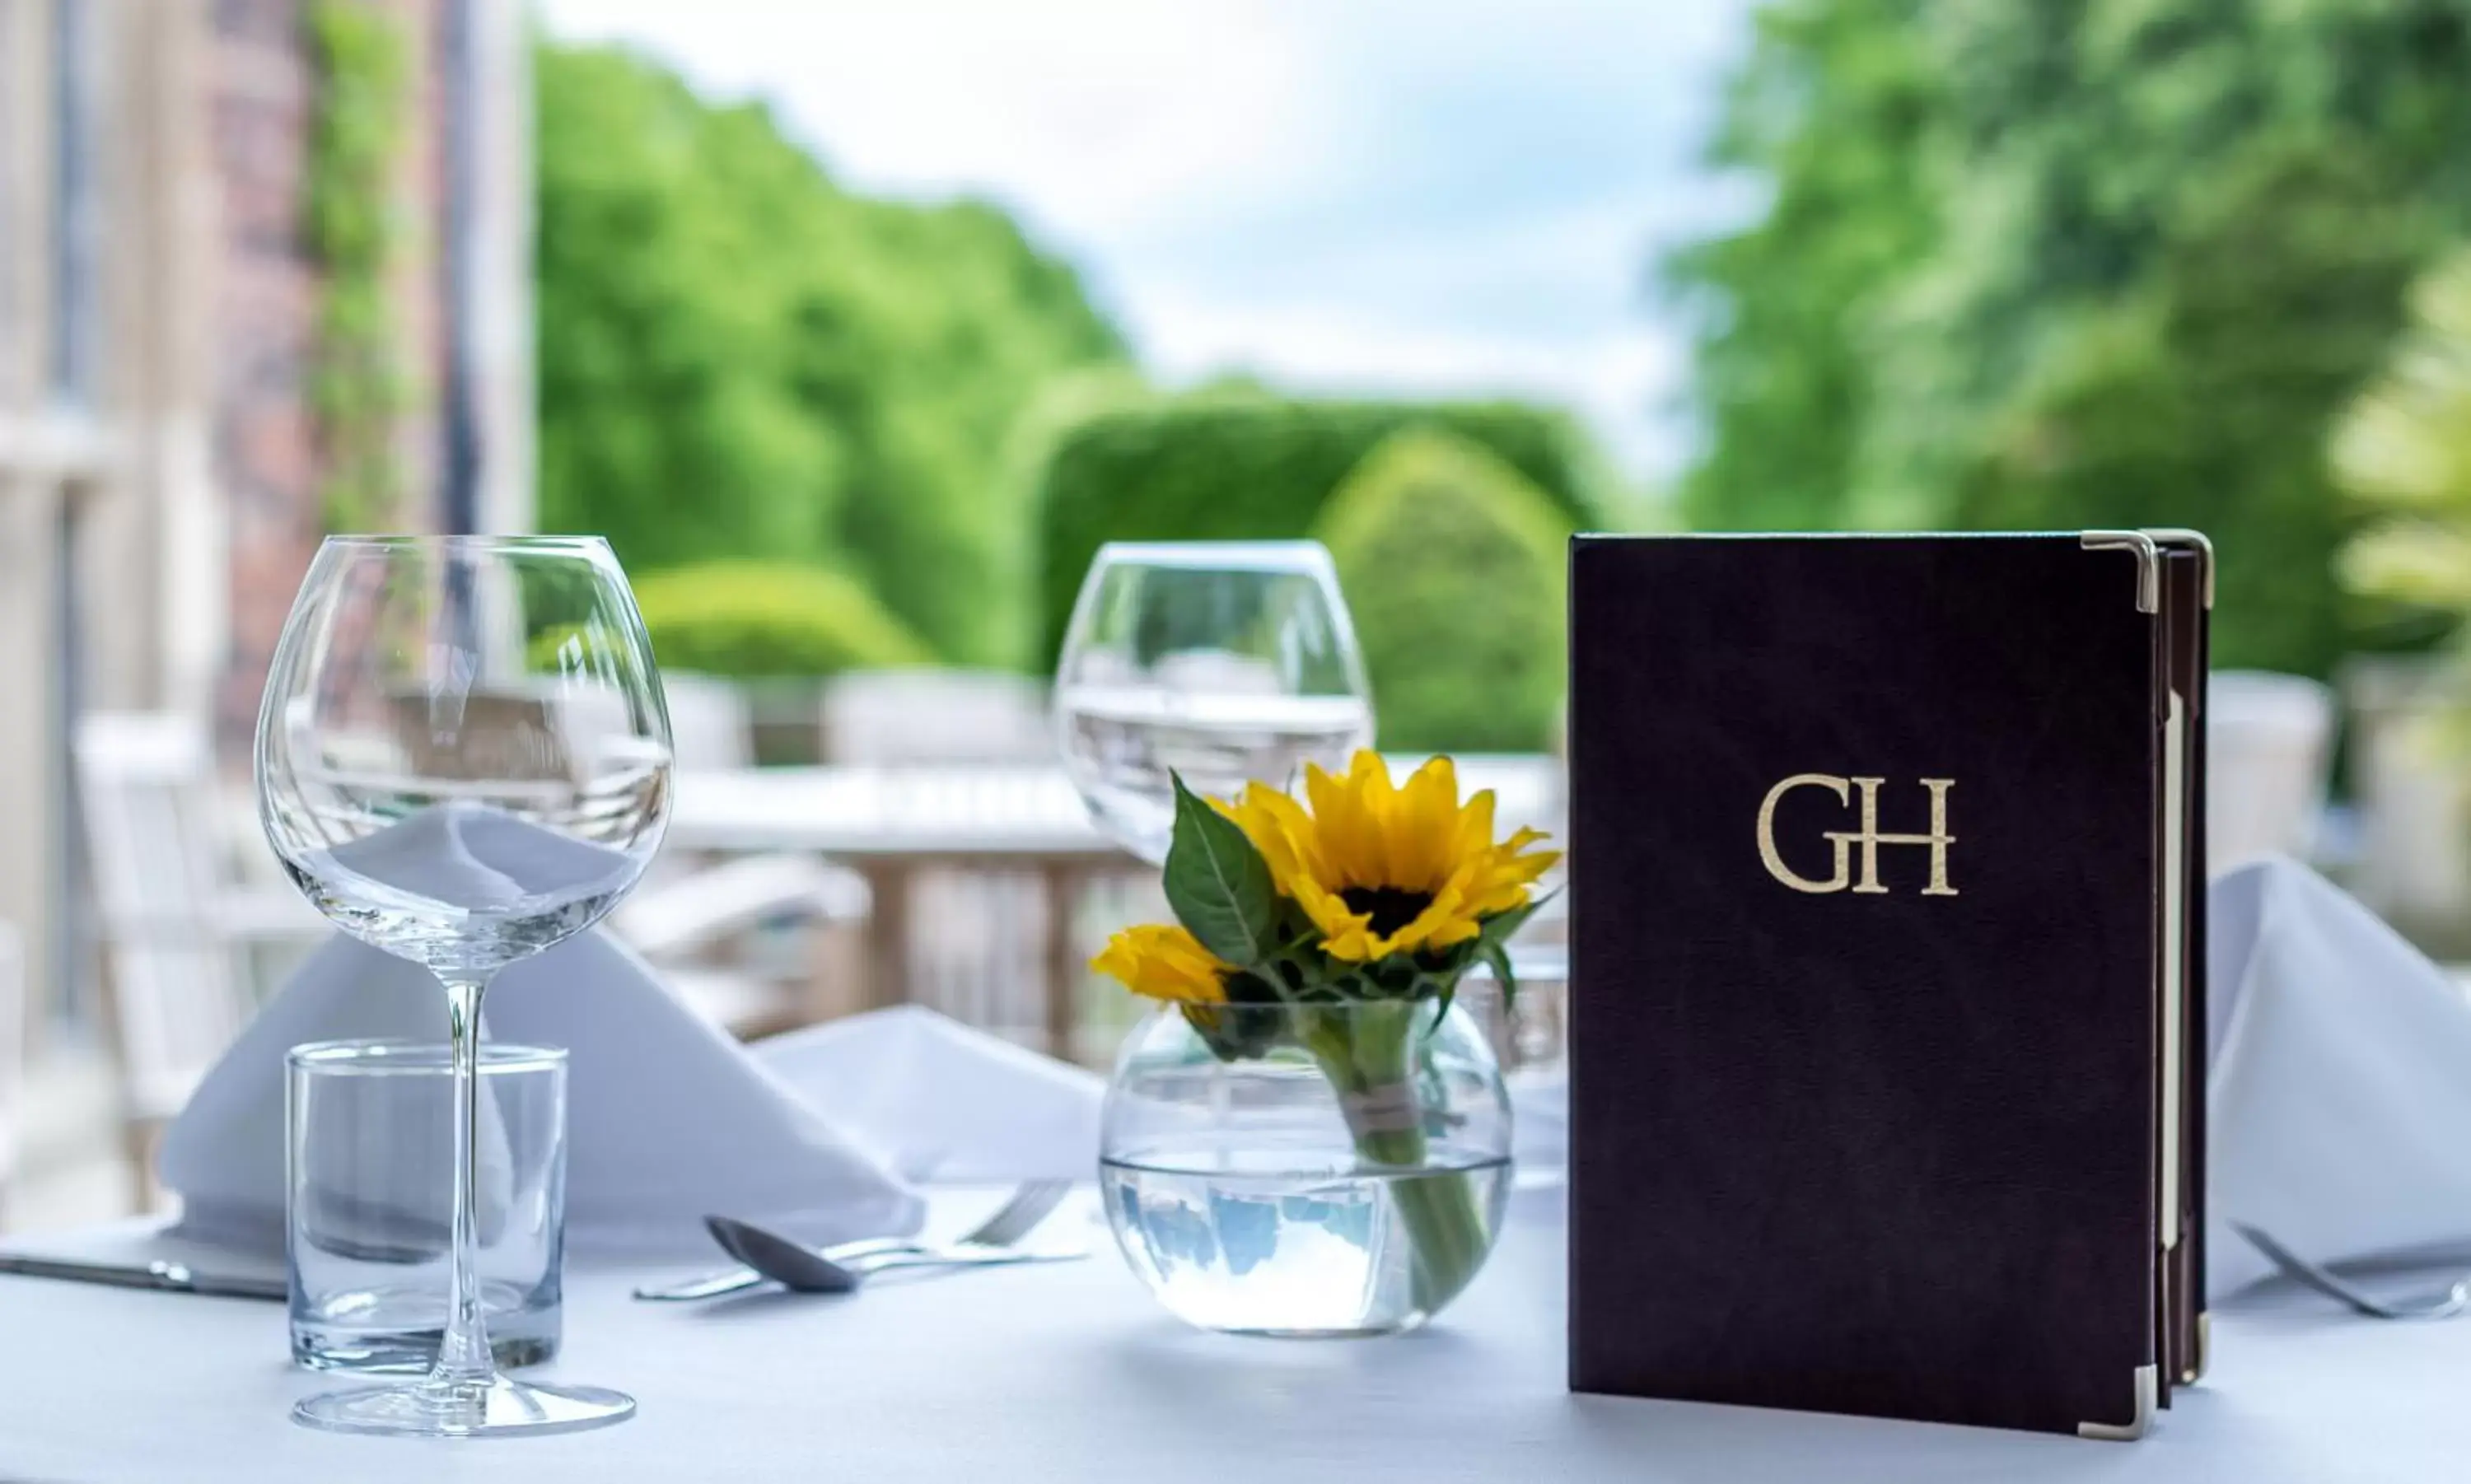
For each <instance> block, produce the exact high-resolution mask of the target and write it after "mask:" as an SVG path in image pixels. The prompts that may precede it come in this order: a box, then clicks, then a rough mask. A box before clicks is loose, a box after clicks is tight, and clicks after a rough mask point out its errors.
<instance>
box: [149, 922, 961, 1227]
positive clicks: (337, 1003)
mask: <svg viewBox="0 0 2471 1484" xmlns="http://www.w3.org/2000/svg"><path fill="white" fill-rule="evenodd" d="M445 1005H446V1001H445V995H444V992H443V991H442V990H440V989H439V988H438V985H437V982H436V980H435V979H434V978H431V977H430V976H429V974H428V972H427V971H426V970H424V969H421V968H420V967H418V966H417V965H414V964H412V963H408V962H406V961H404V960H402V959H399V958H396V957H393V956H391V955H389V954H385V953H382V952H380V951H379V950H377V949H374V948H370V947H368V946H367V945H365V944H363V943H361V942H359V941H357V940H355V939H351V938H346V937H342V936H340V935H339V936H338V937H337V938H336V939H335V940H334V941H333V942H330V943H328V944H326V945H325V946H324V947H322V948H320V949H318V951H317V952H316V953H315V954H311V955H310V957H309V959H308V960H307V962H305V963H303V964H302V965H301V967H300V968H299V970H298V971H297V972H296V973H295V974H294V976H293V978H292V981H291V983H290V984H289V985H287V986H286V987H285V989H284V990H283V992H282V993H281V994H280V995H279V996H278V997H277V998H276V999H275V1000H274V1001H273V1002H271V1004H269V1005H268V1006H267V1007H266V1009H265V1010H263V1011H262V1012H260V1013H259V1015H258V1016H257V1018H256V1019H255V1020H253V1021H251V1022H250V1023H249V1025H248V1026H247V1029H246V1030H244V1031H243V1032H242V1034H241V1036H240V1039H239V1040H238V1041H236V1042H235V1043H234V1044H233V1046H232V1048H231V1049H230V1050H229V1051H227V1052H226V1053H224V1058H223V1060H222V1061H221V1062H219V1063H217V1064H216V1066H215V1067H214V1069H213V1070H212V1071H211V1072H208V1073H207V1074H206V1077H205V1079H204V1081H203V1082H201V1083H200V1085H199V1088H198V1091H197V1093H196V1095H194V1096H193V1097H192V1098H191V1099H190V1101H189V1105H188V1106H187V1107H186V1108H185V1109H183V1110H182V1111H181V1114H180V1116H179V1118H178V1119H176V1120H175V1121H174V1122H173V1124H172V1126H171V1128H170V1130H169V1131H168V1132H167V1133H166V1134H165V1136H164V1139H163V1148H162V1153H161V1157H160V1162H159V1169H160V1173H161V1176H162V1180H163V1184H164V1185H165V1186H166V1187H167V1188H168V1189H170V1190H174V1191H176V1192H177V1193H178V1194H179V1195H180V1197H181V1201H182V1213H181V1218H180V1222H179V1225H178V1228H177V1231H178V1233H179V1234H180V1235H182V1236H184V1237H192V1238H195V1239H199V1240H204V1241H213V1242H218V1243H222V1244H225V1245H231V1246H238V1247H244V1248H256V1249H259V1250H266V1249H269V1248H271V1249H274V1250H280V1248H281V1246H282V1241H283V1186H284V1161H283V1137H284V1135H283V1096H284V1092H283V1083H284V1073H283V1061H284V1055H285V1053H286V1052H287V1051H288V1050H289V1049H290V1048H292V1047H294V1046H295V1045H298V1044H299V1043H302V1042H307V1041H328V1040H340V1039H347V1038H357V1037H373V1036H393V1037H412V1038H416V1039H420V1040H426V1041H443V1040H444V1039H445V1034H446V1009H445ZM482 1021H483V1023H484V1025H485V1026H486V1031H487V1036H488V1038H489V1039H491V1040H495V1041H504V1042H513V1043H522V1044H526V1045H531V1046H554V1047H565V1048H568V1049H569V1052H570V1063H569V1066H568V1072H567V1074H568V1085H567V1239H568V1244H569V1246H570V1248H571V1249H572V1250H573V1251H575V1252H576V1253H577V1255H578V1256H585V1257H590V1256H606V1257H632V1258H645V1259H654V1258H661V1259H666V1258H671V1257H684V1256H689V1255H694V1254H700V1253H703V1252H705V1251H707V1250H709V1248H710V1246H711V1240H710V1238H709V1237H707V1236H706V1235H705V1233H704V1230H703V1225H702V1216H703V1215H704V1213H707V1212H723V1213H729V1214H732V1215H738V1216H743V1217H745V1218H747V1219H750V1220H756V1221H762V1222H765V1223H767V1224H777V1225H779V1226H781V1227H783V1228H784V1229H786V1230H788V1231H789V1232H791V1233H793V1234H795V1235H798V1236H801V1237H808V1238H809V1239H812V1240H814V1241H836V1240H841V1239H844V1238H848V1237H868V1236H878V1235H883V1234H885V1233H906V1232H909V1231H913V1230H915V1229H916V1226H917V1224H918V1222H919V1220H920V1218H921V1216H922V1214H923V1207H922V1205H921V1203H920V1201H919V1199H918V1197H917V1196H916V1194H915V1193H914V1192H912V1191H911V1190H908V1189H907V1188H906V1186H905V1185H903V1183H902V1182H901V1181H900V1180H899V1179H897V1178H896V1177H895V1176H893V1175H892V1174H891V1173H890V1172H889V1171H888V1170H887V1169H886V1168H885V1167H884V1166H883V1164H882V1163H881V1162H880V1161H879V1160H878V1159H877V1158H876V1157H875V1156H873V1155H872V1154H871V1153H869V1152H868V1151H867V1150H865V1149H863V1148H861V1147H859V1145H858V1144H856V1143H854V1142H852V1141H851V1140H849V1139H848V1138H846V1137H844V1136H843V1135H842V1134H841V1133H840V1132H839V1131H838V1130H836V1129H835V1128H834V1127H833V1126H832V1124H831V1123H830V1122H829V1121H828V1120H827V1119H824V1118H823V1117H820V1116H819V1115H818V1114H817V1113H816V1112H815V1111H814V1110H813V1109H812V1108H811V1107H810V1106H809V1105H808V1104H807V1103H806V1102H805V1101H804V1100H803V1099H801V1098H800V1097H799V1095H797V1094H796V1093H795V1092H794V1091H793V1090H791V1089H790V1088H789V1087H788V1086H786V1085H785V1084H784V1083H783V1082H782V1081H781V1080H780V1079H779V1078H778V1077H776V1076H775V1075H774V1074H773V1073H772V1072H768V1071H766V1070H765V1068H764V1067H763V1066H762V1065H761V1064H760V1063H759V1062H758V1061H757V1060H756V1059H755V1058H754V1057H752V1056H750V1055H749V1054H748V1053H747V1051H746V1050H745V1048H742V1047H741V1046H739V1045H738V1044H737V1043H735V1042H733V1041H732V1040H730V1039H729V1037H728V1036H726V1035H725V1034H723V1033H722V1032H721V1031H720V1030H718V1028H716V1027H714V1026H713V1025H710V1024H708V1023H707V1022H705V1021H703V1020H702V1019H700V1018H699V1017H697V1016H696V1015H695V1014H694V1012H693V1011H692V1010H690V1009H688V1008H687V1007H686V1006H685V1005H683V1004H681V1003H679V1002H678V1001H676V1000H675V999H673V998H671V996H670V994H669V993H668V992H667V991H665V990H663V989H662V988H661V986H660V984H659V982H658V981H657V980H656V979H655V978H653V976H652V973H651V971H650V970H649V969H647V967H646V966H645V965H644V963H643V961H642V960H640V959H638V958H637V957H635V956H634V955H633V954H630V953H628V952H627V951H626V950H625V949H624V948H623V947H621V946H620V945H618V944H617V943H615V942H612V941H611V940H609V939H608V938H606V937H604V936H602V935H601V934H600V933H599V932H598V931H595V932H590V933H585V934H583V935H581V936H579V937H576V938H571V939H569V940H568V941H566V942H564V943H562V944H559V945H558V946H557V947H555V948H553V949H550V950H549V951H548V952H546V953H543V954H538V955H536V956H533V957H530V958H527V959H524V960H521V961H519V962H517V963H515V964H513V965H512V966H510V967H509V968H507V969H506V971H505V972H504V973H503V974H501V975H500V976H499V977H498V979H497V982H496V983H495V985H494V986H493V987H492V988H491V989H490V991H489V996H488V999H487V1001H486V1003H485V1004H484V1006H483V1009H482ZM482 1148H483V1152H484V1155H485V1152H486V1150H487V1148H488V1131H487V1125H486V1121H485V1119H484V1122H483V1127H482ZM482 1171H483V1174H484V1176H485V1174H486V1171H487V1163H486V1160H485V1158H484V1160H483V1163H482ZM439 1178H441V1179H442V1178H444V1177H443V1175H442V1173H441V1174H440V1175H439ZM487 1190H488V1183H487V1181H486V1179H485V1178H484V1179H483V1181H482V1191H483V1194H484V1196H485V1194H486V1192H487ZM484 1214H485V1212H484Z"/></svg>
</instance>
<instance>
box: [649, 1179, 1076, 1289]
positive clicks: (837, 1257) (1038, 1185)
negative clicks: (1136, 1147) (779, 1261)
mask: <svg viewBox="0 0 2471 1484" xmlns="http://www.w3.org/2000/svg"><path fill="white" fill-rule="evenodd" d="M1071 1189H1072V1182H1071V1181H1069V1180H1026V1181H1024V1182H1023V1183H1022V1184H1021V1186H1020V1188H1019V1189H1017V1190H1014V1191H1013V1192H1012V1195H1011V1197H1010V1198H1009V1199H1007V1200H1006V1201H1005V1202H1004V1203H1003V1204H1002V1205H1001V1206H999V1207H997V1208H996V1210H995V1213H994V1214H992V1215H990V1216H988V1217H987V1218H986V1219H985V1220H984V1221H981V1222H979V1223H978V1224H977V1226H974V1227H972V1228H970V1230H968V1231H967V1232H964V1233H962V1234H961V1236H960V1237H958V1238H957V1239H956V1240H954V1241H953V1243H952V1246H953V1247H954V1248H987V1247H1009V1246H1011V1245H1012V1244H1013V1243H1014V1242H1017V1241H1019V1240H1021V1239H1022V1238H1023V1237H1027V1236H1028V1235H1029V1234H1030V1233H1031V1232H1032V1231H1033V1230H1035V1229H1036V1228H1037V1226H1038V1224H1039V1223H1040V1222H1041V1221H1044V1220H1046V1219H1047V1215H1048V1213H1051V1212H1053V1211H1054V1210H1055V1208H1056V1207H1057V1206H1059V1205H1061V1204H1063V1201H1064V1197H1065V1196H1066V1195H1067V1194H1068V1193H1070V1192H1071ZM941 1250H945V1249H941V1248H934V1247H929V1246H927V1245H925V1244H924V1243H921V1242H918V1241H914V1240H912V1239H910V1238H908V1237H866V1238H863V1239H861V1240H859V1241H852V1242H840V1243H837V1244H835V1245H834V1246H830V1247H826V1248H824V1249H823V1255H824V1256H825V1257H827V1258H829V1259H831V1260H833V1261H835V1262H848V1261H850V1260H853V1259H859V1258H870V1257H876V1256H879V1255H882V1254H885V1253H896V1252H898V1253H931V1252H936V1251H941ZM765 1282H767V1280H766V1279H765V1277H764V1275H763V1274H761V1273H759V1272H757V1271H755V1270H754V1269H753V1268H751V1267H733V1268H728V1269H725V1270H723V1271H721V1272H718V1273H707V1274H705V1275H704V1276H703V1277H701V1278H693V1279H689V1280H687V1281H686V1282H685V1283H679V1284H663V1285H659V1286H652V1285H647V1286H644V1287H640V1288H637V1289H636V1290H635V1297H637V1298H639V1299H650V1300H654V1301H656V1302H662V1303H670V1302H675V1301H679V1300H685V1299H717V1298H718V1297H720V1296H721V1295H722V1294H725V1293H740V1292H743V1291H744V1290H746V1289H748V1288H752V1287H755V1286H756V1285H757V1284H763V1283H765Z"/></svg>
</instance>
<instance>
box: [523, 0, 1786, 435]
mask: <svg viewBox="0 0 2471 1484" xmlns="http://www.w3.org/2000/svg"><path fill="white" fill-rule="evenodd" d="M1749 4H1750V0H1421V3H1418V0H1041V3H1036V4H1031V3H1024V0H898V3H895V0H805V3H793V0H769V3H766V0H685V3H681V0H539V9H540V12H541V14H542V17H543V19H544V21H545V23H546V24H547V26H548V28H549V29H550V31H551V32H552V33H553V35H559V36H562V37H568V38H576V39H613V40H624V41H627V42H630V43H633V44H636V45H638V46H639V47H641V48H642V49H644V50H646V51H648V52H650V53H652V54H654V55H656V56H658V57H660V58H662V59H665V60H666V61H668V62H670V63H671V65H673V66H675V67H676V68H678V69H679V70H680V71H681V72H683V73H684V74H685V75H686V76H687V77H688V78H689V80H690V81H692V82H694V83H695V84H696V85H697V87H698V88H699V89H701V90H703V91H705V92H707V93H708V94H712V95H715V96H721V97H744V96H757V97H762V98H764V99H766V100H768V101H770V102H771V103H772V105H773V106H774V108H775V111H776V113H777V115H778V116H779V117H780V118H781V119H782V121H783V123H784V124H785V126H786V127H787V128H788V130H789V131H790V132H791V133H792V134H793V135H794V136H796V137H797V138H798V139H799V140H800V141H801V142H802V143H804V144H806V145H807V146H809V147H810V148H812V149H813V150H814V151H815V153H817V154H819V155H820V156H821V157H822V158H823V160H824V162H825V164H826V166H827V167H828V168H829V169H831V170H832V171H833V173H834V174H835V177H837V178H839V179H841V180H842V181H843V182H845V183H846V184H848V185H850V186H852V187H854V188H857V189H860V190H865V191H869V192H873V193H879V194H884V195H894V196H902V197H908V198H914V199H921V200H934V199H942V198H947V197H951V196H954V195H960V194H968V195H976V196H981V197H986V198H989V199H992V200H997V201H999V202H1000V203H1001V204H1002V205H1004V206H1005V207H1006V208H1007V209H1009V210H1010V211H1012V212H1013V213H1014V214H1015V216H1016V217H1017V218H1018V219H1019V220H1021V222H1022V223H1023V224H1024V227H1025V228H1026V229H1027V231H1028V232H1029V233H1030V235H1031V236H1032V238H1033V239H1035V240H1036V241H1037V242H1039V243H1040V245H1041V246H1043V247H1046V248H1047V249H1049V250H1051V251H1054V252H1057V253H1060V254H1062V255H1063V256H1065V257H1066V258H1068V259H1070V260H1071V262H1072V263H1073V264H1074V265H1075V266H1076V267H1077V268H1078V269H1079V270H1080V271H1081V272H1082V274H1083V278H1084V281H1085V283H1087V284H1088V285H1089V287H1090V289H1091V292H1092V293H1093V294H1094V296H1095V298H1096V299H1097V300H1098V302H1099V304H1100V305H1101V306H1102V307H1103V308H1104V309H1105V310H1106V311H1107V312H1108V313H1109V314H1110V315H1111V317H1112V318H1114V319H1115V320H1116V322H1117V323H1118V325H1119V326H1121V327H1122V328H1123V330H1124V331H1125V333H1126V334H1127V336H1128V338H1129V339H1130V340H1131V342H1132V343H1133V345H1134V347H1135V350H1136V351H1137V353H1138V354H1139V356H1140V357H1141V362H1142V364H1143V365H1144V366H1145V367H1147V368H1148V370H1149V371H1150V372H1151V373H1152V374H1153V375H1154V376H1156V377H1158V378H1159V379H1161V380H1163V381H1165V382H1168V383H1170V384H1176V385H1182V384H1186V383H1189V382H1192V381H1196V380H1200V379H1203V378H1207V377H1209V376H1212V375H1216V374H1220V373H1225V372H1241V373H1250V374H1253V375H1258V376H1259V377H1261V378H1263V379H1265V380H1267V381H1270V382H1272V383H1275V384H1277V385H1281V386H1286V387H1292V388H1296V389H1309V390H1317V391H1330V392H1349V393H1359V394H1403V395H1459V394H1494V393H1498V394H1510V395H1523V396H1531V397H1537V398H1541V399H1544V400H1548V401H1551V402H1555V403H1558V404H1561V405H1564V406H1566V407H1568V408H1570V409H1572V410H1573V411H1575V412H1578V413H1579V414H1580V415H1581V416H1582V417H1583V418H1584V419H1585V420H1586V421H1587V423H1588V425H1589V426H1590V427H1591V428H1592V429H1593V431H1594V432H1595V433H1596V434H1597V435H1598V436H1599V437H1600V438H1601V439H1602V441H1603V443H1604V446H1605V448H1606V449H1607V451H1608V452H1609V453H1610V454H1611V455H1612V457H1613V459H1614V461H1615V462H1616V464H1617V465H1619V466H1620V467H1622V468H1624V469H1626V470H1627V471H1629V472H1630V473H1631V474H1632V475H1634V476H1635V477H1636V478H1638V479H1640V480H1642V481H1647V482H1658V481H1661V480H1663V479H1665V478H1667V477H1669V476H1670V475H1671V474H1672V473H1673V472H1674V471H1675V470H1676V469H1677V468H1678V467H1679V466H1680V465H1681V464H1682V463H1683V461H1684V460H1685V459H1687V457H1688V452H1689V442H1690V435H1689V431H1688V426H1687V421H1686V419H1685V418H1684V417H1683V415H1682V413H1681V411H1680V409H1679V406H1678V403H1677V394H1678V391H1679V389H1680V387H1681V385H1682V380H1683V375H1684V372H1685V368H1686V337H1685V333H1684V329H1685V327H1684V325H1683V320H1682V318H1681V315H1680V313H1679V311H1677V310H1676V309H1675V308H1674V307H1673V306H1672V305H1670V304H1668V303H1665V302H1663V301H1662V299H1661V298H1660V296H1659V294H1658V293H1657V292H1656V290H1655V288H1654V284H1653V279H1652V263H1653V261H1654V257H1655V255H1656V253H1657V252H1658V251H1659V249H1660V248H1661V247H1668V246H1670V245H1672V244H1674V243H1677V242H1682V241H1687V240H1689V239H1690V238H1691V237H1692V236H1694V235H1697V234H1700V233H1704V232H1706V231H1707V230H1709V229H1711V228H1714V227H1717V226H1721V225H1722V224H1725V223H1726V222H1728V221H1730V220H1733V219H1734V218H1736V217H1738V215H1739V213H1740V211H1741V209H1742V207H1741V200H1742V197H1741V192H1740V191H1739V190H1738V189H1737V188H1730V187H1729V183H1728V182H1724V181H1721V180H1719V179H1717V178H1715V177H1711V176H1710V175H1708V174H1707V173H1706V171H1705V170H1704V169H1703V168H1702V167H1701V166H1700V165H1699V163H1698V160H1699V155H1700V153H1701V150H1702V148H1703V145H1704V142H1705V139H1706V130H1707V126H1708V122H1709V119H1710V117H1711V115H1712V112H1713V109H1714V106H1715V102H1716V97H1717V91H1718V88H1719V85H1720V83H1721V82H1722V79H1723V75H1724V72H1725V69H1726V66H1727V63H1728V62H1729V61H1730V59H1731V58H1732V57H1733V56H1735V55H1737V54H1738V52H1739V50H1740V49H1741V47H1742V45H1743V44H1744V42H1745V40H1746V33H1747V21H1746V15H1747V12H1748V8H1749Z"/></svg>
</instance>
